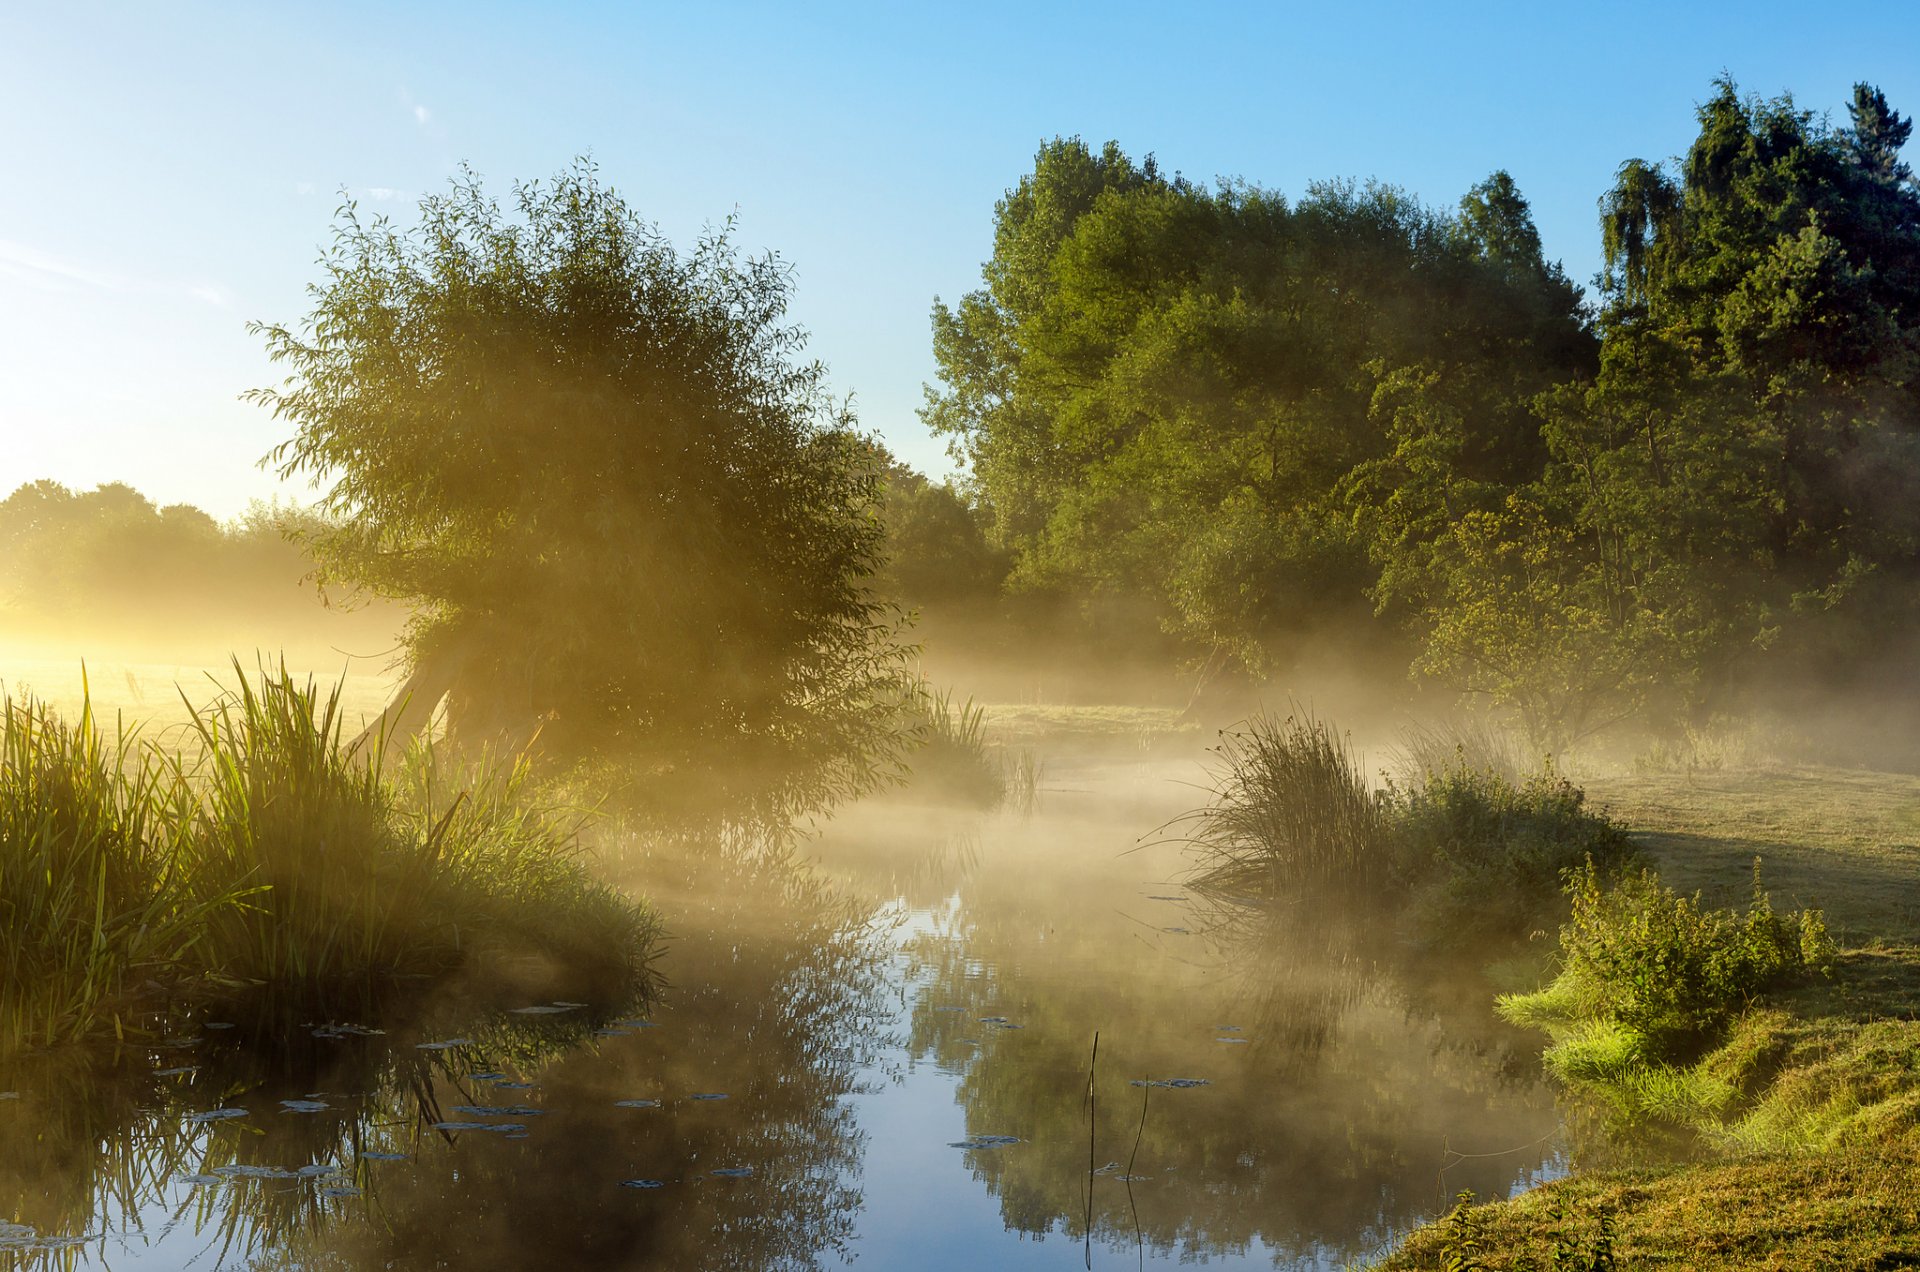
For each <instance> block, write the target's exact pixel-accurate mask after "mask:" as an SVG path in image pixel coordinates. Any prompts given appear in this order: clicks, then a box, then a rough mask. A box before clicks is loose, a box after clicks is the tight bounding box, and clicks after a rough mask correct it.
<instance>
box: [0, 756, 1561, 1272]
mask: <svg viewBox="0 0 1920 1272" xmlns="http://www.w3.org/2000/svg"><path fill="white" fill-rule="evenodd" d="M1195 776H1196V771H1195V770H1194V769H1192V768H1191V767H1183V766H1178V765H1166V764H1154V765H1149V764H1146V763H1137V762H1129V763H1111V762H1106V763H1099V764H1094V763H1089V764H1085V765H1081V766H1078V767H1075V766H1067V765H1062V764H1060V763H1058V762H1054V763H1051V764H1050V766H1049V772H1048V776H1047V779H1046V782H1045V785H1046V786H1047V787H1048V788H1049V789H1048V790H1047V791H1045V792H1044V793H1043V794H1042V796H1041V799H1040V802H1039V806H1038V808H1037V809H1036V810H1035V811H1034V812H1033V813H1032V814H1031V815H1028V816H1021V815H1017V814H1013V813H999V814H993V815H990V816H983V815H980V814H976V813H969V812H956V811H950V810H929V809H920V808H913V807H907V806H902V805H888V806H879V807H869V808H864V809H860V810H854V812H852V813H850V814H848V815H846V816H843V817H842V818H840V819H838V820H837V821H836V822H835V823H833V824H831V825H829V826H827V827H825V828H824V830H823V831H822V833H821V834H820V836H819V837H818V838H817V839H816V840H814V841H812V842H810V843H809V844H807V845H806V847H805V849H804V854H805V855H806V856H807V857H809V858H811V859H812V862H813V865H812V867H811V868H809V869H805V870H797V869H793V868H790V867H780V866H771V865H768V864H766V863H764V862H757V863H756V862H755V861H752V860H749V859H748V854H744V853H739V852H730V851H728V850H726V849H725V848H724V847H720V846H715V845H711V844H707V845H699V846H697V847H696V848H695V849H694V850H693V851H692V852H689V853H683V852H680V851H668V850H666V849H655V850H652V851H642V850H640V849H638V848H629V849H627V850H626V852H625V854H624V856H623V857H622V858H621V859H620V860H619V861H618V862H617V863H615V864H614V865H613V866H612V868H613V869H614V871H615V872H616V873H617V874H618V875H619V876H620V877H621V878H622V879H623V880H625V881H627V882H629V883H631V885H632V886H633V887H634V888H635V889H637V890H639V891H642V892H645V893H646V894H648V895H650V896H652V897H653V898H654V899H655V901H656V902H657V904H658V905H659V907H660V908H661V910H662V912H663V913H664V914H665V916H666V918H667V921H668V924H669V927H670V928H671V930H672V932H673V939H672V943H671V946H670V948H669V950H668V953H667V955H666V957H665V958H664V959H663V960H662V963H661V968H662V970H663V972H664V974H665V977H666V980H667V982H668V983H667V986H666V988H665V989H664V991H663V992H662V993H661V995H660V997H659V999H658V1001H657V1002H655V1003H653V1004H651V1006H642V1007H639V1008H637V1009H634V1010H629V1011H626V1012H612V1011H607V1010H602V1009H599V1008H596V1007H593V1006H577V1007H576V1006H567V1005H565V1004H564V1003H553V1002H528V1001H524V1000H508V1001H505V1002H498V1001H496V1002H494V1003H491V1004H489V1005H487V1006H485V1007H484V1008H483V1007H481V1006H478V1005H476V1004H475V1003H474V1002H473V1000H472V999H470V998H461V997H459V996H458V995H443V996H441V997H440V998H439V999H437V1000H434V1001H428V1002H423V1003H421V1004H419V1005H418V1006H417V1007H416V1008H415V1009H413V1010H410V1011H405V1012H390V1013H389V1014H388V1015H387V1016H386V1017H384V1018H382V1019H380V1020H379V1021H317V1020H301V1021H288V1022H282V1023H279V1024H267V1023H264V1022H260V1021H253V1020H247V1019H243V1018H242V1017H241V1015H240V1014H238V1013H227V1014H229V1015H232V1016H233V1019H232V1020H223V1019H219V1018H218V1016H219V1013H216V1014H215V1016H213V1017H205V1018H202V1019H199V1020H197V1021H191V1022H180V1023H179V1024H177V1025H176V1026H175V1030H176V1037H174V1038H173V1039H171V1040H170V1045H167V1046H164V1047H157V1048H140V1049H128V1050H126V1051H124V1052H122V1053H120V1054H119V1055H118V1056H117V1057H116V1056H102V1057H98V1058H90V1059H87V1060H85V1061H82V1060H81V1059H80V1058H77V1057H73V1056H67V1057H62V1058H60V1059H59V1060H58V1061H57V1063H49V1062H42V1063H39V1064H37V1065H32V1066H25V1067H23V1066H18V1065H17V1066H15V1067H14V1068H13V1069H7V1070H0V1093H4V1098H0V1220H8V1221H11V1226H7V1227H0V1262H4V1261H5V1260H6V1259H8V1258H14V1259H17V1260H19V1261H21V1262H22V1263H23V1264H24V1265H26V1266H30V1267H37V1266H42V1265H45V1266H50V1267H51V1266H63V1267H64V1266H78V1267H92V1266H101V1267H113V1268H129V1269H131V1268H186V1267H192V1268H196V1269H199V1268H220V1267H246V1266H273V1267H279V1266H285V1267H329V1268H335V1267H337V1268H365V1267H408V1268H411V1267H440V1266H444V1267H450V1268H482V1269H490V1268H501V1269H506V1268H529V1267H534V1268H541V1267H544V1268H553V1269H560V1268H568V1269H572V1268H630V1267H631V1268H651V1267H661V1268H676V1269H678V1268H740V1269H759V1268H816V1267H817V1268H837V1267H842V1266H846V1265H849V1264H852V1263H854V1262H855V1261H858V1262H859V1263H860V1265H862V1266H865V1267H871V1268H895V1267H916V1268H967V1269H974V1268H987V1267H993V1268H1019V1267H1035V1268H1038V1267H1047V1268H1067V1267H1079V1266H1083V1265H1084V1261H1085V1259H1086V1257H1087V1246H1086V1238H1087V1235H1088V1231H1089V1227H1091V1236H1092V1241H1091V1259H1092V1262H1093V1265H1094V1266H1095V1267H1114V1268H1121V1267H1138V1266H1140V1265H1141V1264H1142V1263H1161V1262H1174V1261H1180V1262H1192V1261H1206V1262H1208V1263H1210V1264H1214V1265H1218V1266H1223V1267H1239V1266H1261V1267H1271V1266H1278V1267H1337V1266H1339V1265H1340V1264H1342V1263H1343V1262H1345V1261H1347V1260H1351V1259H1355V1258H1360V1257H1364V1256H1367V1255H1369V1254H1373V1253H1376V1252H1378V1251H1379V1250H1380V1249H1381V1248H1382V1247H1383V1246H1384V1245H1386V1244H1387V1243H1388V1242H1389V1241H1390V1240H1391V1239H1392V1237H1393V1235H1394V1234H1395V1233H1396V1232H1399V1231H1401V1230H1403V1229H1405V1228H1406V1227H1407V1226H1410V1225H1412V1224H1414V1223H1417V1222H1419V1221H1421V1220H1422V1219H1424V1218H1426V1217H1429V1216H1431V1215H1432V1214H1433V1213H1435V1212H1436V1210H1437V1209H1440V1208H1443V1206H1444V1204H1445V1201H1446V1199H1448V1198H1450V1197H1451V1195H1452V1194H1453V1193H1454V1192H1456V1191H1458V1190H1460V1189H1462V1188H1471V1189H1473V1190H1474V1191H1476V1192H1477V1193H1479V1194H1480V1195H1482V1196H1487V1195H1501V1194H1505V1193H1507V1192H1509V1191H1511V1190H1513V1189H1515V1188H1518V1187H1524V1186H1527V1185H1528V1184H1530V1183H1532V1182H1535V1181H1537V1180H1538V1179H1540V1178H1542V1177H1543V1176H1548V1175H1551V1174H1554V1173H1557V1171H1558V1169H1559V1163H1560V1161H1561V1160H1562V1149H1561V1146H1560V1144H1559V1137H1558V1132H1557V1121H1556V1112H1555V1109H1554V1103H1553V1100H1552V1097H1551V1095H1550V1094H1549V1093H1548V1092H1547V1091H1546V1090H1545V1088H1544V1087H1543V1086H1542V1085H1541V1084H1540V1083H1539V1082H1538V1080H1537V1078H1536V1076H1535V1075H1536V1074H1537V1071H1538V1063H1537V1060H1536V1058H1535V1054H1534V1051H1533V1050H1532V1049H1531V1046H1530V1044H1529V1042H1528V1040H1527V1039H1525V1038H1524V1037H1519V1036H1516V1035H1513V1034H1511V1033H1510V1032H1508V1031H1506V1030H1504V1029H1503V1028H1502V1027H1500V1026H1499V1025H1498V1024H1497V1023H1496V1022H1495V1021H1494V1020H1493V1019H1492V1017H1491V1013H1490V1012H1489V1011H1488V1009H1487V1001H1488V999H1489V998H1490V995H1491V991H1490V990H1489V989H1488V988H1487V987H1486V986H1485V985H1484V984H1483V983H1480V982H1479V981H1478V980H1477V979H1476V978H1473V977H1471V976H1470V975H1469V976H1468V977H1466V978H1464V979H1463V980H1462V981H1461V982H1460V984H1459V988H1458V991H1457V994H1456V995H1455V997H1456V999H1457V1001H1453V1002H1449V1001H1446V1000H1445V999H1444V998H1442V997H1440V996H1438V995H1437V993H1436V991H1435V990H1434V989H1432V988H1431V986H1433V985H1435V984H1445V983H1446V979H1447V978H1445V977H1442V976H1438V975H1436V976H1431V977H1423V978H1421V979H1422V981H1424V982H1425V983H1426V985H1427V986H1428V987H1427V988H1421V987H1420V986H1419V985H1415V984H1411V983H1409V982H1408V980H1407V979H1406V977H1405V976H1404V975H1400V976H1395V975H1390V974H1387V973H1385V972H1383V971H1381V970H1380V969H1377V968H1375V967H1373V966H1371V965H1370V964H1369V960H1368V957H1367V951H1368V950H1369V949H1370V948H1372V945H1373V944H1377V943H1369V942H1367V941H1365V940H1363V939H1360V938H1361V937H1364V936H1365V935H1366V933H1364V932H1360V933H1356V932H1354V931H1352V930H1351V929H1350V928H1349V927H1346V926H1344V925H1342V924H1341V923H1339V922H1338V921H1337V919H1338V916H1329V915H1326V914H1321V913H1304V914H1293V915H1285V916H1272V917H1263V916H1260V915H1258V914H1257V913H1255V912H1252V911H1250V910H1247V909H1245V908H1242V907H1236V906H1233V905H1231V904H1229V905H1225V906H1223V907H1217V908H1211V909H1210V908H1208V907H1206V906H1203V905H1201V904H1200V903H1199V900H1198V898H1196V897H1193V896H1191V895H1190V894H1188V893H1187V892H1186V891H1185V890H1184V889H1183V888H1182V886H1181V885H1180V883H1179V873H1180V868H1181V859H1180V852H1179V849H1178V848H1177V846H1172V845H1166V844H1160V845H1157V846H1156V845H1149V846H1147V847H1145V848H1141V847H1138V845H1139V842H1140V839H1141V837H1142V836H1143V835H1146V834H1147V833H1148V832H1150V831H1152V830H1153V829H1154V828H1155V827H1156V826H1158V825H1160V824H1161V823H1163V822H1164V821H1165V820H1166V819H1167V818H1168V817H1169V816H1171V815H1173V814H1175V813H1178V812H1180V811H1182V810H1184V809H1185V808H1187V807H1189V806H1190V805H1192V804H1193V803H1194V802H1195V801H1196V800H1197V799H1198V798H1199V793H1198V792H1197V791H1195V790H1194V789H1193V788H1192V787H1191V786H1187V785H1183V784H1181V783H1182V781H1191V780H1192V779H1193V778H1194V777H1195ZM1429 970H1433V971H1437V970H1438V969H1429ZM514 1007H519V1008H541V1009H542V1010H537V1011H525V1010H520V1011H516V1010H512V1008H514ZM221 1025H231V1027H228V1028H220V1027H217V1026H221ZM372 1028H381V1029H383V1030H384V1032H381V1033H377V1034H374V1033H362V1032H361V1029H372ZM1096 1032H1097V1034H1098V1046H1097V1050H1096V1047H1095V1041H1094V1040H1095V1034H1096ZM421 1044H431V1045H425V1046H423V1045H421ZM1090 1068H1091V1073H1092V1080H1091V1084H1090V1082H1089V1069H1090ZM1148 1083H1151V1084H1153V1085H1143V1084H1148ZM1090 1086H1091V1099H1089V1088H1090ZM289 1102H290V1103H289ZM208 1114H218V1115H219V1116H215V1117H212V1118H207V1117H205V1116H204V1115H208ZM303 1170H304V1171H305V1173H304V1174H303V1173H302V1171H303ZM48 1242H57V1243H59V1244H60V1245H61V1247H62V1248H59V1249H49V1248H48V1247H47V1243H48ZM68 1243H71V1244H68ZM9 1247H11V1250H12V1253H11V1254H9V1253H7V1250H8V1249H9Z"/></svg>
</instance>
